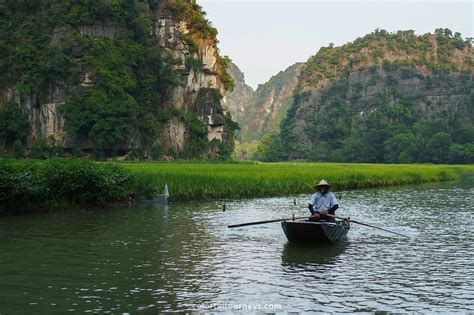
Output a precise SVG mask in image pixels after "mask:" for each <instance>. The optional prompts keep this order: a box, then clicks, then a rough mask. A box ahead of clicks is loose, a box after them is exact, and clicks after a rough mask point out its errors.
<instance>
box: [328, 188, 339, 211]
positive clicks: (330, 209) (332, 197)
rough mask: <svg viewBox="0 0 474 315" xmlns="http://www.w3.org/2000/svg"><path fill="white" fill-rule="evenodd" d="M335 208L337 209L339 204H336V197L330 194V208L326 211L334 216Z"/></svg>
mask: <svg viewBox="0 0 474 315" xmlns="http://www.w3.org/2000/svg"><path fill="white" fill-rule="evenodd" d="M337 208H339V204H338V202H337V199H336V195H334V194H333V193H331V208H329V209H328V213H329V214H331V215H334V213H335V212H336V210H337Z"/></svg>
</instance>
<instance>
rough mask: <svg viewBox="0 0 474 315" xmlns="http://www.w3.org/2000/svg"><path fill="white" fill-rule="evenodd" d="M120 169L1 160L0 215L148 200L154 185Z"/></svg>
mask: <svg viewBox="0 0 474 315" xmlns="http://www.w3.org/2000/svg"><path fill="white" fill-rule="evenodd" d="M145 181H146V179H144V178H143V177H138V176H134V175H130V174H129V173H128V172H127V171H126V170H124V169H123V168H122V167H120V166H119V165H116V164H115V165H114V164H110V163H95V162H92V161H89V160H85V159H59V158H56V159H50V160H46V161H31V160H13V159H0V214H22V213H33V212H39V211H45V210H51V209H62V208H74V207H84V206H101V205H106V204H110V203H112V202H125V201H127V199H128V198H129V197H130V196H144V197H150V196H152V195H153V194H154V192H155V189H154V186H153V185H149V184H148V183H147V182H145Z"/></svg>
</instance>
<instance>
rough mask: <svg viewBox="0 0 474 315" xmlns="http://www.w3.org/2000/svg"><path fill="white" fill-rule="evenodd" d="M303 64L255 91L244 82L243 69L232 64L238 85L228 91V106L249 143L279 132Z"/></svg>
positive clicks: (232, 72) (286, 71) (231, 72)
mask: <svg viewBox="0 0 474 315" xmlns="http://www.w3.org/2000/svg"><path fill="white" fill-rule="evenodd" d="M302 66H303V64H302V63H297V64H294V65H292V66H290V67H288V68H287V69H286V70H284V71H280V73H278V74H276V75H275V76H273V77H272V78H271V79H270V80H269V81H268V82H267V83H265V84H260V85H259V86H258V87H257V90H255V91H253V90H252V89H251V88H250V87H249V86H247V85H246V84H245V80H244V77H243V74H242V72H241V71H240V70H239V69H238V68H237V67H236V66H235V65H233V66H232V68H231V70H230V74H231V75H232V76H233V78H234V80H235V82H236V87H235V89H234V91H233V92H231V93H228V94H226V106H227V107H228V108H229V110H230V111H231V112H232V116H234V117H236V118H237V121H238V122H239V124H240V128H241V131H240V138H241V140H242V141H244V142H250V141H252V140H255V139H257V138H259V137H261V136H262V135H263V134H266V133H278V132H279V131H280V122H281V120H282V119H283V118H284V117H286V112H287V111H288V108H289V106H290V105H291V102H292V94H293V90H294V89H295V87H296V85H297V83H298V76H299V74H300V71H301V69H302Z"/></svg>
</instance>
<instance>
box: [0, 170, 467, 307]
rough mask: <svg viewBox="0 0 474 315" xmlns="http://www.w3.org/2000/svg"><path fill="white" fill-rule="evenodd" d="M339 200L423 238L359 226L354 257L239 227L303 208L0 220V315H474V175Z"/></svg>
mask: <svg viewBox="0 0 474 315" xmlns="http://www.w3.org/2000/svg"><path fill="white" fill-rule="evenodd" d="M171 194H172V192H171ZM336 195H337V196H338V197H339V196H340V197H341V198H340V205H341V208H340V209H339V210H338V212H337V213H338V214H339V215H344V216H350V217H352V218H353V219H356V220H359V221H363V222H367V223H370V224H374V225H378V226H381V227H384V228H387V229H391V230H393V231H396V232H399V233H404V234H407V235H408V236H410V238H409V239H406V238H403V237H399V236H396V235H391V234H389V233H386V232H383V231H379V230H375V229H371V228H368V227H364V226H360V225H356V224H352V225H351V230H350V231H349V234H348V242H346V243H344V244H341V245H336V246H318V247H314V246H297V245H294V244H290V243H288V242H287V240H286V238H285V235H284V234H283V232H282V230H281V227H280V224H279V223H273V224H267V225H257V226H249V227H244V228H238V229H228V228H227V227H226V226H227V225H228V224H234V223H240V222H248V221H258V220H265V219H273V218H280V217H290V216H291V214H292V203H293V198H263V199H250V200H230V201H227V202H226V211H222V202H196V203H174V204H170V205H169V206H163V205H153V204H151V203H144V204H141V205H138V206H136V207H133V208H130V209H129V210H128V214H126V213H125V211H124V210H123V209H115V210H101V211H94V212H89V211H71V212H64V213H51V214H40V215H28V216H17V217H4V218H0V252H1V256H0V313H1V314H12V313H37V314H38V313H39V314H41V313H43V314H51V313H65V312H68V311H69V312H74V313H75V312H88V313H114V314H121V313H130V314H137V313H140V314H141V313H157V312H164V311H190V310H201V311H206V310H213V311H225V310H227V311H233V310H236V309H241V310H246V309H248V308H254V309H259V308H260V309H261V310H264V311H272V312H276V313H278V312H280V311H281V312H290V311H319V312H353V311H358V312H373V311H390V312H427V311H431V312H440V313H445V312H458V311H463V312H474V290H473V288H474V257H473V251H474V235H473V234H474V233H473V230H472V227H473V225H474V219H473V213H474V209H473V208H474V176H473V175H469V176H468V175H466V176H463V177H462V179H461V180H460V181H456V182H446V183H436V184H424V185H417V186H404V187H395V188H388V189H372V190H358V191H344V192H336ZM308 199H309V195H308V196H298V199H297V200H298V203H299V204H300V205H301V206H300V207H299V209H300V210H298V211H296V212H295V213H296V215H302V214H306V212H305V210H301V209H303V208H304V207H305V205H306V204H307V200H308ZM306 211H307V210H306ZM126 216H128V219H126Z"/></svg>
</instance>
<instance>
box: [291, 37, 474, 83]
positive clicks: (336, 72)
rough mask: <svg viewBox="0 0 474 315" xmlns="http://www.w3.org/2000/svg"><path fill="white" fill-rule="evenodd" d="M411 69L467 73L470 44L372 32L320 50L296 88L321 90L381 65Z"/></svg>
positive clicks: (452, 39)
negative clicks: (363, 70) (355, 73)
mask: <svg viewBox="0 0 474 315" xmlns="http://www.w3.org/2000/svg"><path fill="white" fill-rule="evenodd" d="M387 62H389V63H392V64H394V65H397V66H407V67H414V68H416V69H419V70H422V72H423V73H433V72H465V73H471V72H472V69H473V66H474V59H473V57H472V52H471V44H470V43H469V42H468V41H464V40H463V39H462V37H461V34H460V33H454V35H453V32H452V31H451V30H449V29H441V28H440V29H437V30H436V31H435V34H429V33H428V34H424V35H422V36H417V35H415V32H414V31H411V30H410V31H398V32H396V33H389V32H387V31H385V30H376V31H375V32H373V33H371V34H368V35H366V36H364V37H362V38H358V39H356V40H355V41H353V42H351V43H348V44H345V45H343V46H341V47H334V45H332V44H331V45H329V46H328V47H322V48H321V49H320V50H319V51H318V53H317V54H316V55H314V56H313V57H311V58H310V59H309V60H308V61H307V62H306V66H305V67H304V69H303V71H302V73H301V76H300V81H299V88H300V89H303V88H304V87H314V86H322V85H324V84H327V83H328V82H329V81H333V80H336V79H339V78H341V77H345V76H347V75H348V74H349V73H350V72H353V71H358V70H362V69H367V68H370V67H382V66H384V64H385V63H387Z"/></svg>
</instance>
